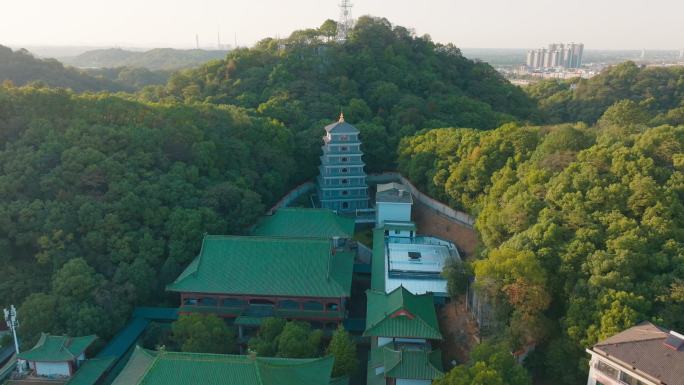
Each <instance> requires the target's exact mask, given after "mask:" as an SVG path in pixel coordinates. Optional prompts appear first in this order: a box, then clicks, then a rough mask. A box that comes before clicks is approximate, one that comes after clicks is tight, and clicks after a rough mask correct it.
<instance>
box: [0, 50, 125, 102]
mask: <svg viewBox="0 0 684 385" xmlns="http://www.w3.org/2000/svg"><path fill="white" fill-rule="evenodd" d="M5 80H9V81H11V82H12V83H14V84H15V85H17V86H21V85H25V84H28V83H31V82H40V83H42V84H45V85H48V86H50V87H63V88H71V89H73V90H74V91H78V92H81V91H114V92H116V91H132V90H133V88H132V87H128V86H126V85H123V84H118V83H115V82H113V81H110V80H107V79H102V78H95V77H93V76H89V75H87V74H84V73H83V72H81V71H79V70H77V69H75V68H69V67H64V65H62V63H60V62H58V61H57V60H55V59H36V58H35V57H33V55H31V54H30V53H29V52H28V51H26V50H23V49H20V50H17V51H12V49H10V48H8V47H5V46H3V45H0V83H1V82H2V81H5Z"/></svg>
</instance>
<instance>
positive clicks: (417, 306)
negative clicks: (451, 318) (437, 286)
mask: <svg viewBox="0 0 684 385" xmlns="http://www.w3.org/2000/svg"><path fill="white" fill-rule="evenodd" d="M366 297H367V299H368V302H367V317H366V330H365V331H364V333H363V335H364V336H366V337H371V351H370V358H369V362H368V371H367V375H366V378H367V384H368V385H402V384H406V385H408V384H411V385H429V384H431V383H432V380H434V379H436V378H439V377H441V376H442V375H443V367H442V356H441V352H440V351H439V350H433V348H432V343H433V342H434V341H440V340H442V334H441V333H440V331H439V323H438V322H437V313H436V311H435V306H434V300H433V298H432V294H421V295H414V294H411V292H409V291H408V290H406V289H405V288H403V287H399V288H396V289H394V290H393V291H392V292H390V293H385V292H384V291H377V290H369V291H367V292H366Z"/></svg>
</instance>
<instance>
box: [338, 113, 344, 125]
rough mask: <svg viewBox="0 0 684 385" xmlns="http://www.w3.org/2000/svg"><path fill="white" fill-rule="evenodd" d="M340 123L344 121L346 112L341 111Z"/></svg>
mask: <svg viewBox="0 0 684 385" xmlns="http://www.w3.org/2000/svg"><path fill="white" fill-rule="evenodd" d="M339 122H340V123H344V112H340V120H339Z"/></svg>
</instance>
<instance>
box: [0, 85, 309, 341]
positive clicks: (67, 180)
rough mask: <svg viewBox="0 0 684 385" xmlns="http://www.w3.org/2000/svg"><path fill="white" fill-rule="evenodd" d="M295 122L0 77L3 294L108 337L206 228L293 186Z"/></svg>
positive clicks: (235, 225)
mask: <svg viewBox="0 0 684 385" xmlns="http://www.w3.org/2000/svg"><path fill="white" fill-rule="evenodd" d="M295 151H296V149H295V148H294V147H293V146H292V136H291V134H290V132H289V131H288V130H287V129H285V128H284V127H283V126H282V125H281V124H279V123H276V122H274V121H272V120H268V119H261V118H254V117H250V116H249V115H248V114H246V113H245V111H243V110H241V109H240V108H237V107H230V106H220V107H217V106H211V105H206V104H204V105H191V104H185V105H181V104H174V103H168V104H165V105H155V104H151V103H141V102H138V101H134V100H132V99H122V98H121V97H115V96H106V95H89V96H79V95H75V94H72V93H70V92H67V91H63V90H53V89H45V88H43V89H38V88H31V87H25V88H0V196H1V197H2V199H1V200H0V261H1V263H0V277H2V279H1V280H0V298H1V300H0V302H2V305H7V304H10V303H16V304H20V303H23V304H22V305H21V308H20V312H21V313H22V314H23V315H25V316H24V317H22V327H21V333H22V336H23V338H24V339H23V341H24V343H25V344H27V346H30V345H31V343H32V342H31V341H33V340H34V338H35V337H37V333H39V332H41V331H50V332H51V333H57V334H60V333H67V334H69V335H84V334H90V333H96V334H97V335H99V336H100V337H102V338H105V339H106V338H108V337H109V336H111V335H112V333H114V332H115V331H116V330H117V328H118V327H120V326H121V324H122V322H123V321H124V320H125V319H126V318H127V317H128V316H129V315H130V311H131V306H133V305H137V304H144V303H148V304H161V303H163V300H164V298H165V294H164V291H163V287H164V285H165V284H166V283H168V282H169V281H171V280H173V279H174V278H175V277H176V275H177V274H178V273H179V271H180V269H181V267H182V266H184V265H185V264H186V263H187V262H188V261H189V260H190V259H192V258H193V256H195V255H196V252H197V248H198V247H199V243H200V242H199V241H200V239H201V237H202V234H203V233H204V232H210V233H214V234H232V233H240V232H241V231H242V230H243V228H244V227H245V226H247V225H249V224H251V223H253V222H254V220H255V219H256V218H257V216H259V215H261V214H262V213H263V210H264V208H265V207H266V205H268V204H270V203H272V202H274V201H275V200H276V199H278V198H279V197H280V196H281V195H282V194H283V193H284V192H285V191H286V190H287V189H288V188H289V186H291V184H292V180H291V177H292V175H293V173H294V161H293V158H294V155H293V154H294V153H295Z"/></svg>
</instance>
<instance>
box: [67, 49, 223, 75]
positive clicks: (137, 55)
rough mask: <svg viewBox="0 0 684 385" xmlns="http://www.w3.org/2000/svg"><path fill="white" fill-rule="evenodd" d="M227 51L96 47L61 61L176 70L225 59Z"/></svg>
mask: <svg viewBox="0 0 684 385" xmlns="http://www.w3.org/2000/svg"><path fill="white" fill-rule="evenodd" d="M227 52H228V51H218V50H217V51H211V50H203V49H173V48H155V49H151V50H149V51H144V52H138V51H129V50H125V49H121V48H108V49H96V50H92V51H87V52H84V53H82V54H80V55H78V56H72V57H63V58H61V59H60V60H61V61H62V62H64V63H66V64H69V65H72V66H74V67H79V68H111V67H140V68H147V69H149V70H177V69H181V68H189V67H196V66H198V65H200V64H204V63H206V62H208V61H210V60H215V59H223V58H225V57H226V54H227Z"/></svg>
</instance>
